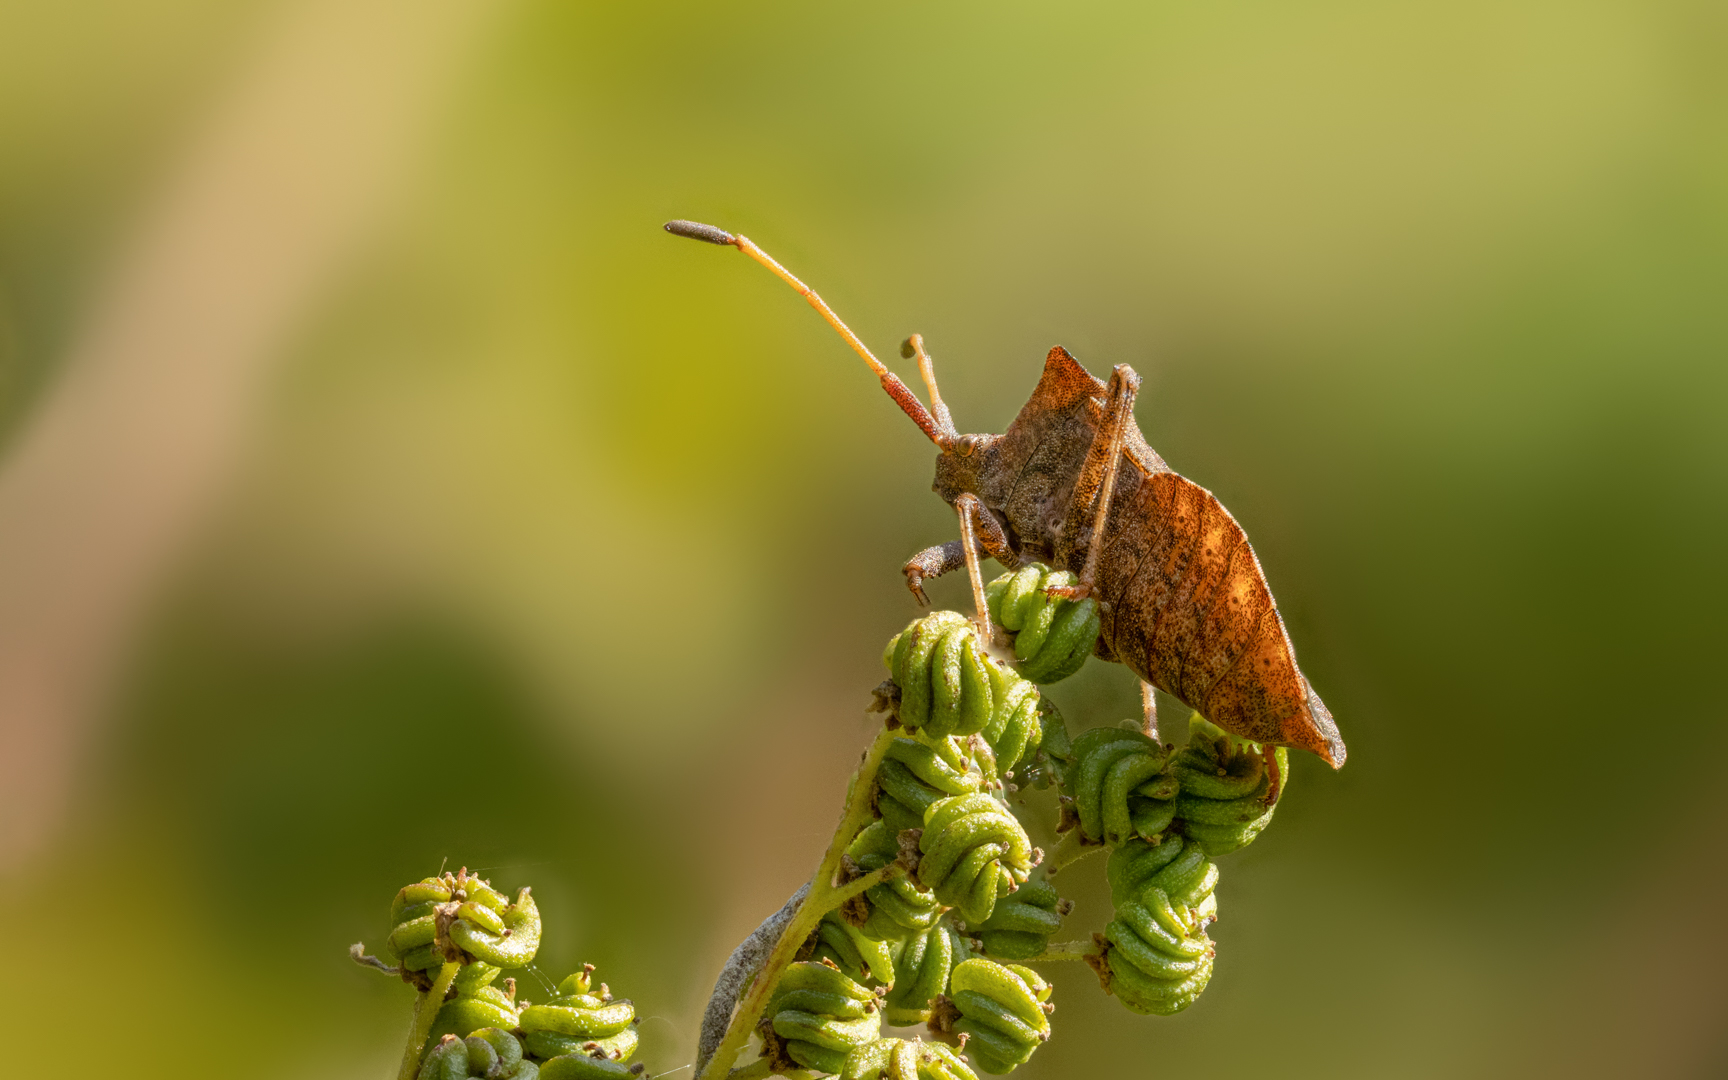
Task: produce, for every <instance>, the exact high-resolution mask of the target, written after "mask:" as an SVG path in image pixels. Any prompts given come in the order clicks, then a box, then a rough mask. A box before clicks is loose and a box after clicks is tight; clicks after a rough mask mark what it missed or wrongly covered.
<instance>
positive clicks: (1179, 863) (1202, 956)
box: [1096, 835, 1218, 1016]
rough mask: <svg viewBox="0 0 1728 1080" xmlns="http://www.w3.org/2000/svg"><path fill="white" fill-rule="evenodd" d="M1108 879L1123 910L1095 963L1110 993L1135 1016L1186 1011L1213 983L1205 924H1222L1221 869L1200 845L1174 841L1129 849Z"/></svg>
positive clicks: (1116, 857)
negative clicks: (1102, 953) (1217, 922)
mask: <svg viewBox="0 0 1728 1080" xmlns="http://www.w3.org/2000/svg"><path fill="white" fill-rule="evenodd" d="M1105 873H1106V876H1107V877H1108V878H1109V881H1110V895H1111V899H1112V900H1113V901H1114V903H1115V905H1116V915H1115V918H1114V919H1112V920H1111V922H1110V924H1109V925H1108V926H1106V927H1105V928H1104V939H1105V942H1106V946H1105V951H1104V955H1103V956H1102V957H1101V958H1100V959H1099V960H1098V961H1097V962H1096V963H1097V967H1098V969H1099V977H1100V979H1101V981H1102V982H1103V984H1104V988H1105V990H1107V991H1108V992H1110V993H1112V994H1114V995H1116V998H1117V999H1118V1000H1119V1001H1121V1002H1122V1004H1123V1005H1125V1006H1127V1007H1128V1008H1129V1009H1130V1010H1132V1011H1134V1012H1138V1013H1148V1014H1154V1015H1160V1016H1165V1015H1169V1014H1171V1013H1176V1012H1181V1011H1182V1010H1183V1009H1185V1008H1187V1007H1188V1006H1189V1005H1191V1004H1193V1003H1194V1001H1195V999H1197V998H1198V997H1199V996H1200V994H1201V992H1202V991H1204V990H1205V989H1206V984H1207V982H1208V981H1209V980H1210V979H1211V978H1212V961H1213V957H1214V955H1215V949H1214V946H1213V944H1212V941H1211V939H1210V938H1208V937H1207V936H1206V925H1207V924H1208V923H1210V922H1212V921H1213V920H1214V919H1216V918H1217V917H1218V899H1217V895H1216V893H1215V892H1214V891H1213V890H1214V888H1215V887H1216V885H1217V882H1218V868H1217V867H1216V866H1215V865H1213V863H1212V860H1211V859H1209V858H1207V857H1206V853H1205V851H1204V850H1203V849H1202V848H1201V846H1200V845H1199V844H1197V843H1194V842H1193V841H1190V840H1188V839H1186V838H1184V837H1181V836H1174V835H1172V836H1167V837H1165V838H1164V839H1163V840H1162V841H1161V842H1159V843H1156V844H1150V843H1147V842H1145V841H1143V840H1134V841H1130V842H1129V843H1127V844H1124V845H1123V846H1122V847H1120V848H1118V849H1116V850H1115V851H1113V852H1111V853H1110V863H1109V866H1108V867H1107V868H1106V871H1105Z"/></svg>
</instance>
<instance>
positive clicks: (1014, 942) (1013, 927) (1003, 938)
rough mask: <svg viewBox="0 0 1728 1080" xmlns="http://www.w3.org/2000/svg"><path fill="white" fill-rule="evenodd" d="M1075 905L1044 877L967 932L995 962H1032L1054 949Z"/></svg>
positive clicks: (1002, 902)
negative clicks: (1054, 938) (1053, 943)
mask: <svg viewBox="0 0 1728 1080" xmlns="http://www.w3.org/2000/svg"><path fill="white" fill-rule="evenodd" d="M1071 910H1073V905H1072V904H1071V903H1069V902H1068V901H1066V900H1064V899H1062V897H1061V896H1059V895H1058V894H1057V892H1056V886H1054V885H1052V884H1050V882H1049V880H1048V879H1046V878H1045V877H1044V876H1043V874H1037V875H1035V876H1033V877H1032V878H1031V879H1030V880H1028V881H1027V882H1026V884H1024V885H1022V886H1020V887H1019V888H1018V889H1016V890H1015V891H1014V892H1012V893H1010V894H1009V895H1007V896H1005V897H1003V898H1002V899H1001V900H998V901H997V902H996V910H995V911H993V912H991V913H990V917H989V918H988V919H985V920H984V921H983V922H982V923H979V924H978V925H977V926H971V927H968V928H967V932H968V933H970V934H971V935H972V936H973V937H976V938H977V939H978V941H979V944H981V945H982V946H983V950H984V954H985V955H986V956H988V957H990V958H991V959H992V960H1030V959H1031V958H1033V957H1034V956H1037V955H1038V954H1040V953H1042V952H1043V951H1044V950H1045V949H1046V948H1048V947H1049V945H1050V936H1051V935H1052V934H1055V933H1056V932H1058V931H1059V930H1061V929H1062V919H1063V917H1064V916H1066V915H1067V914H1068V912H1069V911H1071Z"/></svg>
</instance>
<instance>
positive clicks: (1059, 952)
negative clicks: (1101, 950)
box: [1016, 941, 1097, 964]
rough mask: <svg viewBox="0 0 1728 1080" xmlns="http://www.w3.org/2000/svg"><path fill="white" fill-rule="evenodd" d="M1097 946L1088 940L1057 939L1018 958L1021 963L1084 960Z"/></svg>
mask: <svg viewBox="0 0 1728 1080" xmlns="http://www.w3.org/2000/svg"><path fill="white" fill-rule="evenodd" d="M1096 950H1097V946H1096V945H1094V944H1093V943H1092V942H1090V941H1059V942H1057V943H1055V944H1054V945H1047V946H1045V948H1044V951H1043V952H1041V953H1039V954H1038V955H1037V956H1034V957H1031V958H1030V959H1027V960H1019V961H1016V962H1017V963H1021V964H1037V963H1042V962H1044V961H1046V960H1084V959H1086V957H1087V955H1088V954H1090V953H1092V952H1094V951H1096Z"/></svg>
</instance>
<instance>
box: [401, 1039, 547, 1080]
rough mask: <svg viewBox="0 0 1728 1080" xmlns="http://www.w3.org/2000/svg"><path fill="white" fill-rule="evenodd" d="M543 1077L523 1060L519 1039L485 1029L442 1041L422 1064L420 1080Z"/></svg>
mask: <svg viewBox="0 0 1728 1080" xmlns="http://www.w3.org/2000/svg"><path fill="white" fill-rule="evenodd" d="M539 1075H540V1068H539V1066H537V1065H535V1064H534V1063H533V1062H532V1061H529V1060H527V1059H526V1058H525V1057H523V1054H522V1044H521V1043H520V1042H518V1041H517V1040H516V1036H514V1035H512V1034H510V1032H508V1031H504V1030H502V1029H500V1028H481V1029H480V1030H479V1031H476V1032H475V1033H474V1034H472V1035H470V1036H468V1037H467V1038H466V1039H462V1038H458V1037H457V1036H455V1035H445V1036H444V1037H443V1038H442V1039H440V1040H439V1041H438V1042H437V1043H436V1044H435V1045H434V1046H433V1047H432V1051H431V1053H429V1054H427V1055H426V1060H425V1061H424V1062H422V1063H421V1065H420V1077H419V1080H469V1078H470V1077H485V1078H486V1080H535V1078H536V1077H538V1076H539Z"/></svg>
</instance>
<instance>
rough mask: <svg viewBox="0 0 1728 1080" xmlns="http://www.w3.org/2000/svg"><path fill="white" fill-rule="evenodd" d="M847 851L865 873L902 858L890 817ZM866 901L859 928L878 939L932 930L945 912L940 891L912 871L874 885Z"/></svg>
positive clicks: (894, 939)
mask: <svg viewBox="0 0 1728 1080" xmlns="http://www.w3.org/2000/svg"><path fill="white" fill-rule="evenodd" d="M919 820H920V821H922V820H923V819H922V817H920V818H919ZM846 854H847V855H849V856H850V857H851V858H852V860H853V862H854V863H856V864H857V866H858V869H859V870H860V871H862V872H864V873H870V872H871V871H873V870H880V869H881V868H882V867H884V866H887V865H888V864H889V863H892V862H894V861H895V860H897V859H898V858H899V855H900V844H899V838H898V836H897V835H896V833H895V831H894V830H892V829H890V827H889V825H888V823H887V822H886V821H875V822H872V823H871V824H870V825H869V826H868V827H866V828H865V829H864V830H863V831H862V832H860V833H859V834H858V838H857V839H856V840H854V841H852V843H851V844H850V845H849V846H848V847H847V848H846ZM863 903H864V905H865V906H866V907H867V908H868V909H869V912H868V914H867V915H866V916H865V918H864V923H863V925H862V926H860V927H859V929H860V930H861V931H863V933H864V936H866V937H869V938H873V939H875V940H877V941H884V942H898V941H904V940H905V939H906V938H907V937H908V936H909V935H915V934H921V933H923V932H924V931H926V930H929V929H930V928H931V927H932V926H934V925H936V920H937V919H938V918H940V917H941V915H942V904H941V902H940V901H938V900H937V899H936V894H935V893H933V892H931V891H930V890H928V889H925V888H922V887H920V886H919V884H918V882H917V881H915V880H913V878H912V876H911V875H910V874H901V875H900V876H898V877H895V878H890V879H889V880H887V881H884V882H882V883H881V884H879V885H873V886H871V887H870V888H869V889H868V890H866V891H865V893H864V897H863ZM841 966H842V967H845V965H841Z"/></svg>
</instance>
